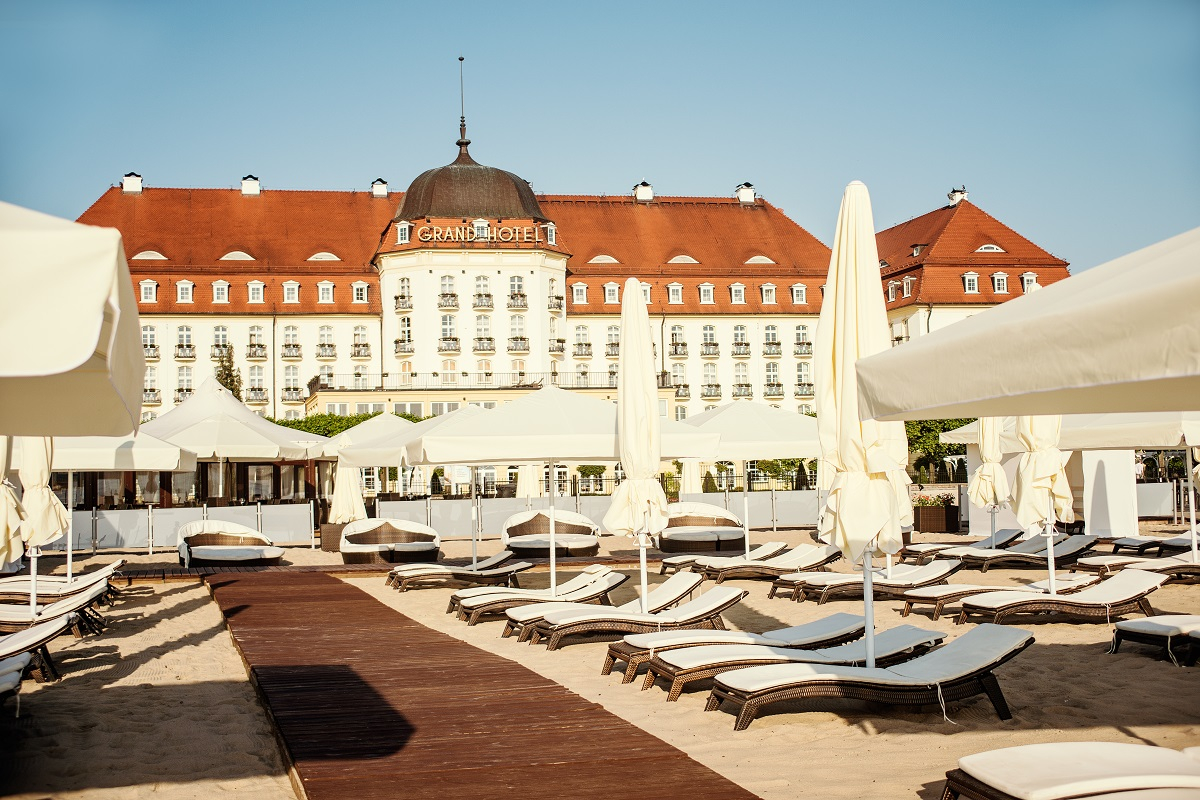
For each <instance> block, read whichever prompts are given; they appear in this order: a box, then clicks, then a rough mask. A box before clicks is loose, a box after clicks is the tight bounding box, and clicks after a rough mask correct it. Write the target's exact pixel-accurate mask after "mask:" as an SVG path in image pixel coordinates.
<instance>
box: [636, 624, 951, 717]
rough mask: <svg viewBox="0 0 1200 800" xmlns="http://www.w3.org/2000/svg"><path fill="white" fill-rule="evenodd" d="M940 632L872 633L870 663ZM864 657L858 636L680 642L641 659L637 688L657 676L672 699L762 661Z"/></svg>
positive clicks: (921, 645) (925, 643)
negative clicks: (780, 643) (801, 641)
mask: <svg viewBox="0 0 1200 800" xmlns="http://www.w3.org/2000/svg"><path fill="white" fill-rule="evenodd" d="M945 638H946V634H944V633H938V632H937V631H925V630H921V629H920V628H916V627H914V626H912V625H901V626H899V627H897V628H891V629H889V630H886V631H880V632H878V633H876V634H875V665H876V666H877V667H886V666H888V665H889V664H898V663H900V662H901V661H907V660H909V659H910V658H915V657H916V656H919V655H922V654H924V653H926V652H928V651H929V650H930V649H932V648H933V647H936V646H937V645H939V644H941V643H942V640H943V639H945ZM866 659H867V645H866V642H865V641H863V640H861V639H860V640H859V641H857V642H850V643H848V644H842V645H838V646H837V647H828V648H825V649H822V650H801V649H798V648H792V647H771V646H770V645H761V644H749V645H732V646H730V645H710V646H700V647H684V648H680V649H678V650H670V651H667V652H665V653H659V654H657V655H655V656H654V658H652V659H650V661H649V663H648V664H647V665H646V678H645V680H644V681H643V682H642V691H645V690H647V689H649V688H650V687H651V686H653V685H654V683H655V681H656V680H658V679H659V678H665V679H666V680H668V681H669V682H670V684H671V688H670V689H669V690H668V692H667V702H668V703H673V702H675V701H676V700H678V699H679V695H680V694H682V693H683V690H684V689H685V688H686V687H687V685H688V684H690V683H694V682H695V681H699V680H704V679H706V678H712V677H715V676H717V675H720V674H722V673H725V672H729V671H731V670H735V669H745V668H746V667H753V666H759V665H762V664H824V665H830V666H858V665H860V664H862V663H864V662H865V661H866Z"/></svg>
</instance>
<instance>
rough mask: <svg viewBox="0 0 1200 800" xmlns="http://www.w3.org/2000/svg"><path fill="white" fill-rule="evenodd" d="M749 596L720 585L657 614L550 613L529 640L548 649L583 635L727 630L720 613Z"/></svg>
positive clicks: (610, 610)
mask: <svg viewBox="0 0 1200 800" xmlns="http://www.w3.org/2000/svg"><path fill="white" fill-rule="evenodd" d="M745 596H746V592H745V591H744V590H742V589H733V588H731V587H728V586H717V587H714V588H712V589H709V590H708V591H707V592H705V593H704V594H702V595H700V596H699V597H697V598H696V599H694V600H690V601H688V602H687V603H684V604H683V605H681V606H679V607H677V608H672V609H669V610H667V611H660V612H658V613H657V614H643V613H641V612H640V611H618V610H617V609H596V610H595V611H560V612H558V613H555V614H547V615H546V617H545V618H544V619H542V620H540V621H539V622H538V623H537V624H536V625H534V628H533V634H532V635H531V637H530V641H532V642H533V643H534V644H537V643H538V642H540V641H543V640H544V641H545V642H546V649H547V650H556V649H558V646H559V644H560V643H561V642H562V640H563V639H565V638H566V637H568V636H574V635H576V634H584V633H650V632H651V631H670V630H680V629H682V628H714V629H717V630H720V629H722V628H724V627H725V622H724V620H722V619H721V614H723V613H724V612H725V611H727V610H729V609H730V608H732V607H733V606H735V605H737V604H738V603H740V602H741V600H742V598H743V597H745Z"/></svg>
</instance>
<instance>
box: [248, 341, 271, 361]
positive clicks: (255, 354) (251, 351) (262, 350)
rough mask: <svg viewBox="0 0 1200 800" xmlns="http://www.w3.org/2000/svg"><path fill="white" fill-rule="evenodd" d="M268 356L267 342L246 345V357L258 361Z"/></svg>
mask: <svg viewBox="0 0 1200 800" xmlns="http://www.w3.org/2000/svg"><path fill="white" fill-rule="evenodd" d="M266 357H267V346H266V345H265V344H248V345H246V358H248V359H250V360H252V361H256V360H259V359H265V358H266Z"/></svg>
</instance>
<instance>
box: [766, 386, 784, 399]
mask: <svg viewBox="0 0 1200 800" xmlns="http://www.w3.org/2000/svg"><path fill="white" fill-rule="evenodd" d="M763 396H764V397H783V384H782V383H768V384H767V385H766V386H764V387H763Z"/></svg>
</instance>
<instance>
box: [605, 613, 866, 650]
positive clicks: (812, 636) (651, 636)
mask: <svg viewBox="0 0 1200 800" xmlns="http://www.w3.org/2000/svg"><path fill="white" fill-rule="evenodd" d="M863 628H864V624H863V618H862V615H861V614H847V613H845V612H839V613H837V614H830V615H829V616H828V617H823V618H821V619H818V620H814V621H813V622H808V623H805V624H804V625H793V626H792V627H790V628H779V629H778V630H773V631H767V632H765V633H761V634H759V633H747V632H746V631H704V630H690V631H662V632H661V633H634V634H630V635H629V636H626V637H625V643H626V644H628V645H629V646H631V647H636V648H638V649H639V650H654V649H657V648H659V647H679V646H680V645H701V644H727V643H728V644H770V645H776V646H779V647H799V646H801V645H804V644H808V643H810V642H822V641H826V640H828V639H833V638H840V637H842V636H849V635H851V634H854V633H858V634H861V633H862V632H863Z"/></svg>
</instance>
